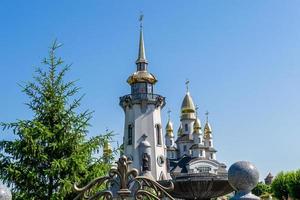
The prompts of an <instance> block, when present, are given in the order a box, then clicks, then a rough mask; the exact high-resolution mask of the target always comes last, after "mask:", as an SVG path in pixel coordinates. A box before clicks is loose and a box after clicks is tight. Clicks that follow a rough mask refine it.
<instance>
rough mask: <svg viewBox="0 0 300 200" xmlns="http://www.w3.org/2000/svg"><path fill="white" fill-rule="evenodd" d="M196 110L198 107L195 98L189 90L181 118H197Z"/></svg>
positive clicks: (183, 103) (182, 107)
mask: <svg viewBox="0 0 300 200" xmlns="http://www.w3.org/2000/svg"><path fill="white" fill-rule="evenodd" d="M195 112H196V108H195V105H194V102H193V99H192V97H191V95H190V93H189V92H187V93H186V95H185V97H184V99H183V101H182V104H181V119H183V118H189V119H196V116H195Z"/></svg>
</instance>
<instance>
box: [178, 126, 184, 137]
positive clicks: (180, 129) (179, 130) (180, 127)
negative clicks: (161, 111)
mask: <svg viewBox="0 0 300 200" xmlns="http://www.w3.org/2000/svg"><path fill="white" fill-rule="evenodd" d="M182 134H183V130H182V125H181V124H180V126H179V128H178V131H177V135H178V136H181V135H182Z"/></svg>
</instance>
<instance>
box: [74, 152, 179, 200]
mask: <svg viewBox="0 0 300 200" xmlns="http://www.w3.org/2000/svg"><path fill="white" fill-rule="evenodd" d="M129 164H131V161H130V160H128V159H127V157H126V156H121V157H120V158H119V160H118V162H117V168H111V169H110V171H109V174H108V176H104V177H99V178H96V179H94V180H92V181H91V182H90V183H88V184H87V185H86V186H84V187H81V188H80V187H78V186H77V184H76V183H75V184H74V190H75V191H76V192H78V193H79V194H78V195H77V196H76V197H75V199H74V200H80V199H89V200H100V199H103V200H112V199H113V198H115V197H118V198H121V199H127V198H130V199H136V200H146V199H149V200H150V199H151V200H152V199H156V200H159V199H162V198H167V199H170V200H174V198H173V197H172V196H171V195H170V194H169V193H168V191H171V190H173V189H174V185H173V183H172V182H170V185H169V186H168V187H165V186H162V185H160V184H159V183H158V182H156V181H155V180H153V179H152V178H148V177H145V176H137V175H138V170H137V169H129V168H128V166H129ZM98 186H102V188H104V189H102V190H100V191H95V188H96V187H98ZM113 187H116V188H117V191H116V194H114V192H113V190H112V189H113Z"/></svg>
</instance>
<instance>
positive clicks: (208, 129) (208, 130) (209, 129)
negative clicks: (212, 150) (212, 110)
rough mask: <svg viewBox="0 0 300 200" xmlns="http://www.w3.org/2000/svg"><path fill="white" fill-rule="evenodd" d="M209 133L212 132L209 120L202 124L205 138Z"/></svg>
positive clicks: (208, 136) (209, 136) (209, 135)
mask: <svg viewBox="0 0 300 200" xmlns="http://www.w3.org/2000/svg"><path fill="white" fill-rule="evenodd" d="M211 133H212V129H211V126H210V124H209V122H206V124H205V126H204V137H205V138H207V139H209V138H211Z"/></svg>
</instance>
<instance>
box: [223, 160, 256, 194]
mask: <svg viewBox="0 0 300 200" xmlns="http://www.w3.org/2000/svg"><path fill="white" fill-rule="evenodd" d="M258 179H259V173H258V170H257V168H256V167H255V166H254V165H253V164H252V163H250V162H248V161H238V162H236V163H234V164H233V165H231V166H230V168H229V170H228V181H229V183H230V185H231V186H232V187H233V188H234V189H235V190H237V191H243V192H250V191H251V190H252V189H253V188H254V187H255V186H256V185H257V183H258Z"/></svg>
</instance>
